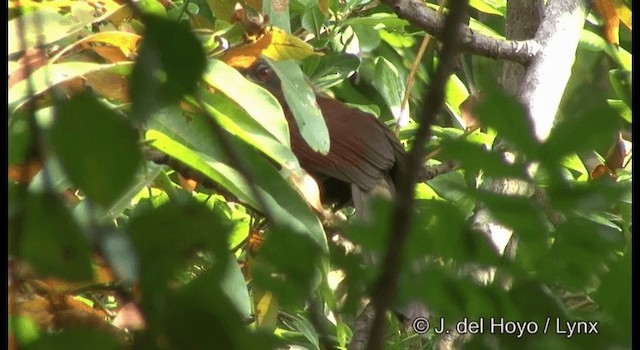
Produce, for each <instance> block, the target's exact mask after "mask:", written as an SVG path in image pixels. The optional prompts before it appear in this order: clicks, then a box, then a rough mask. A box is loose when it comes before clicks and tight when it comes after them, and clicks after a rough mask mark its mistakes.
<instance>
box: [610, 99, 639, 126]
mask: <svg viewBox="0 0 640 350" xmlns="http://www.w3.org/2000/svg"><path fill="white" fill-rule="evenodd" d="M607 103H608V104H609V107H611V108H613V109H614V110H615V111H616V112H618V115H619V116H620V117H622V119H624V120H625V121H626V122H627V123H631V119H632V116H633V113H631V108H629V106H627V104H626V103H624V101H622V100H607Z"/></svg>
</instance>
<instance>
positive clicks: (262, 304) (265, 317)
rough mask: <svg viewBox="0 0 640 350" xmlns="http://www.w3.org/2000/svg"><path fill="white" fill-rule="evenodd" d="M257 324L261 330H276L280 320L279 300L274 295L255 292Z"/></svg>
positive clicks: (265, 292)
mask: <svg viewBox="0 0 640 350" xmlns="http://www.w3.org/2000/svg"><path fill="white" fill-rule="evenodd" d="M253 295H254V299H255V301H256V324H257V325H258V326H259V327H261V328H267V329H275V328H276V323H277V318H278V300H277V299H276V298H275V296H274V295H273V293H271V292H267V291H259V290H254V292H253Z"/></svg>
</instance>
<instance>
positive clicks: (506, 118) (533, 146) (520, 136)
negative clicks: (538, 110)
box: [475, 89, 539, 157]
mask: <svg viewBox="0 0 640 350" xmlns="http://www.w3.org/2000/svg"><path fill="white" fill-rule="evenodd" d="M475 111H476V118H477V119H478V121H479V122H480V124H481V125H483V126H486V127H491V128H494V129H495V130H496V131H497V132H498V135H500V137H503V138H504V139H505V140H507V141H509V142H510V143H511V144H513V145H514V146H515V147H517V148H518V149H520V151H522V152H523V153H524V154H525V155H528V156H529V157H536V156H537V152H538V149H539V145H538V141H537V140H536V138H535V136H534V135H533V127H532V125H531V121H530V120H529V118H528V117H527V115H526V113H525V110H524V108H523V107H522V105H521V104H520V103H519V102H518V101H517V100H516V99H515V98H514V97H512V96H509V95H507V94H506V93H505V92H504V91H502V90H500V89H494V90H493V91H486V94H485V96H484V98H482V99H481V100H480V101H479V102H478V104H477V106H476V108H475Z"/></svg>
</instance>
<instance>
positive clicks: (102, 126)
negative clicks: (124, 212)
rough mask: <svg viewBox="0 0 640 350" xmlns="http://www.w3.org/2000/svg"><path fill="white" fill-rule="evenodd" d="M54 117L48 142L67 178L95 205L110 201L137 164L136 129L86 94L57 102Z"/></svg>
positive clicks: (127, 182)
mask: <svg viewBox="0 0 640 350" xmlns="http://www.w3.org/2000/svg"><path fill="white" fill-rule="evenodd" d="M56 119H57V120H56V123H55V124H54V126H53V127H52V130H51V143H52V145H53V148H54V150H55V151H56V154H57V155H58V157H59V158H60V162H61V164H62V166H63V168H64V169H65V171H66V173H67V174H68V176H69V178H70V179H71V181H72V182H73V183H75V184H76V185H77V186H78V187H79V188H80V189H81V190H82V191H83V192H84V193H85V194H86V195H87V196H89V198H91V199H92V200H94V201H96V202H97V203H98V204H100V205H102V206H103V207H106V206H108V205H110V204H112V203H113V202H114V201H115V200H116V199H117V198H119V197H120V196H121V195H122V194H123V192H124V191H125V190H126V189H127V188H128V187H129V186H130V185H131V184H132V181H133V176H134V175H135V172H136V170H137V169H138V167H139V166H140V164H141V161H142V155H141V151H140V148H139V146H138V136H137V131H136V130H135V129H134V128H133V127H132V126H131V125H130V124H129V123H128V122H127V121H125V120H124V119H123V118H122V117H121V116H119V115H116V114H115V112H113V111H112V110H110V109H108V108H107V107H106V106H105V105H103V104H101V103H99V102H98V101H96V100H95V99H94V98H93V97H92V96H91V95H90V94H88V93H85V94H81V95H79V96H76V97H75V98H73V99H71V100H69V101H63V102H60V103H59V104H58V105H57V107H56ZM115 169H117V171H114V170H115Z"/></svg>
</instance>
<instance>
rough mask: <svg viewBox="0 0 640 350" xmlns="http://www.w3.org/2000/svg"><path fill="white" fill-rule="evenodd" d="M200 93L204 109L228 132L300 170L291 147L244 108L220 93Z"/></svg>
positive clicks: (285, 165) (284, 163)
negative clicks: (273, 134) (276, 137)
mask: <svg viewBox="0 0 640 350" xmlns="http://www.w3.org/2000/svg"><path fill="white" fill-rule="evenodd" d="M202 95H203V102H204V106H205V109H206V110H207V111H208V112H209V113H211V115H212V116H213V117H214V118H216V120H217V121H218V123H220V125H222V127H224V128H225V129H226V130H227V131H228V132H230V133H232V134H235V135H236V136H237V137H239V138H240V139H242V140H243V141H244V142H246V143H247V144H250V145H253V146H254V147H255V148H257V149H258V150H260V151H262V152H263V153H264V154H265V155H267V156H269V157H270V158H271V159H273V160H274V161H276V162H277V163H278V164H280V165H282V166H284V167H286V168H288V169H291V170H293V171H296V170H297V171H299V170H300V165H299V164H298V159H297V158H296V156H295V155H294V154H293V152H292V151H291V148H290V147H289V146H288V145H284V144H282V143H280V142H279V141H278V140H276V139H275V138H274V137H273V136H272V135H271V134H270V133H269V132H268V131H267V130H265V129H264V128H263V127H262V126H261V125H260V124H258V123H256V120H255V119H253V118H251V117H250V116H249V115H248V114H247V113H246V112H245V111H244V110H242V109H240V108H238V106H237V105H235V104H233V103H231V101H229V100H228V99H227V98H225V97H224V96H222V95H220V94H212V93H209V92H206V91H205V92H203V94H202Z"/></svg>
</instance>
